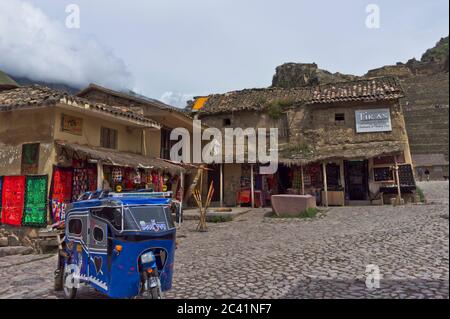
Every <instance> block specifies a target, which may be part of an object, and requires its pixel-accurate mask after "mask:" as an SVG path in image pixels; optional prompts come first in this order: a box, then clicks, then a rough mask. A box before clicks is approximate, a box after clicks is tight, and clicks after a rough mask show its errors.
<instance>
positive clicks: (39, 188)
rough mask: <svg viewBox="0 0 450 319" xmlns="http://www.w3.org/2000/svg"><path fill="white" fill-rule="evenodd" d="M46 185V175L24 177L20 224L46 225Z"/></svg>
mask: <svg viewBox="0 0 450 319" xmlns="http://www.w3.org/2000/svg"><path fill="white" fill-rule="evenodd" d="M47 185H48V178H47V175H44V176H28V177H27V178H26V187H25V209H24V212H23V220H22V226H34V227H44V226H46V225H47Z"/></svg>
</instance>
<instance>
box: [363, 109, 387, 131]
mask: <svg viewBox="0 0 450 319" xmlns="http://www.w3.org/2000/svg"><path fill="white" fill-rule="evenodd" d="M355 118H356V132H357V133H371V132H390V131H392V124H391V113H390V111H389V109H388V108H386V109H370V110H359V111H355Z"/></svg>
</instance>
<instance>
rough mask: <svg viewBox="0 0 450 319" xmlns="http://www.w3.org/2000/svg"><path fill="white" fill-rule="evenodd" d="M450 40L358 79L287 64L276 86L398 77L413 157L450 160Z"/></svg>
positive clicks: (276, 78) (276, 77)
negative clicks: (413, 57)
mask: <svg viewBox="0 0 450 319" xmlns="http://www.w3.org/2000/svg"><path fill="white" fill-rule="evenodd" d="M448 43H449V38H448V37H446V38H442V39H441V40H440V41H439V42H438V43H437V44H436V46H435V47H433V48H431V49H429V50H427V51H426V52H425V53H424V54H423V56H422V58H421V59H420V61H418V60H416V59H411V60H409V61H407V62H406V63H401V62H399V63H397V64H395V65H388V66H383V67H380V68H377V69H373V70H370V71H368V72H367V73H366V74H365V75H364V76H362V77H358V76H354V75H349V74H341V73H331V72H328V71H326V70H322V69H319V68H318V66H317V64H315V63H308V64H305V63H286V64H283V65H281V66H279V67H277V69H276V73H275V75H274V77H273V81H272V86H274V87H284V88H291V87H299V86H309V85H315V84H326V83H335V82H342V81H347V80H354V79H358V78H370V77H377V76H385V75H394V76H397V77H398V78H399V79H400V81H401V83H402V86H403V88H404V91H405V95H406V97H405V98H404V99H402V104H403V109H404V111H405V120H406V126H407V130H408V136H409V141H410V146H411V152H412V154H413V155H414V154H444V156H445V158H446V159H447V160H448V154H449V152H448V142H449V140H448V136H449V122H448V116H449V113H448V110H449V73H448V72H449V60H448V56H449V50H448Z"/></svg>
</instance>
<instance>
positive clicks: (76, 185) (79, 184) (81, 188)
mask: <svg viewBox="0 0 450 319" xmlns="http://www.w3.org/2000/svg"><path fill="white" fill-rule="evenodd" d="M88 188H89V183H88V170H87V169H86V168H74V170H73V183H72V201H76V200H77V199H78V197H80V195H81V194H83V193H85V192H87V191H88Z"/></svg>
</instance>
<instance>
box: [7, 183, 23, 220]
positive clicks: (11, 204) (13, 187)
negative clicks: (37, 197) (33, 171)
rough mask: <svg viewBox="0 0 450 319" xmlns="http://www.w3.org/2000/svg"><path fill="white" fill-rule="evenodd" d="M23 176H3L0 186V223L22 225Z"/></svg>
mask: <svg viewBox="0 0 450 319" xmlns="http://www.w3.org/2000/svg"><path fill="white" fill-rule="evenodd" d="M24 195H25V176H5V177H4V178H3V185H2V223H3V224H7V225H12V226H21V225H22V216H23V206H24Z"/></svg>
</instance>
